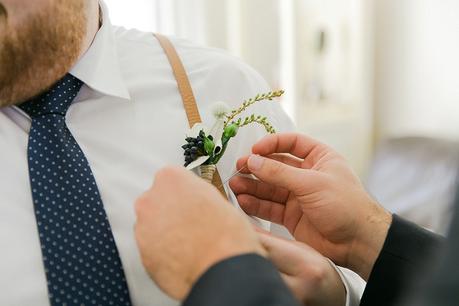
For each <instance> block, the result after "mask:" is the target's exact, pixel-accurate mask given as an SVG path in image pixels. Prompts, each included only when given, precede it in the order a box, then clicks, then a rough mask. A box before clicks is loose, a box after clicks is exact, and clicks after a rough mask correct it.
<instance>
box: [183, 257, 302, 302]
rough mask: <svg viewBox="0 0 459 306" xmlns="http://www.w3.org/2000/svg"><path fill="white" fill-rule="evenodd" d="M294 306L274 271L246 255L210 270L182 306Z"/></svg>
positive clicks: (264, 262) (262, 259)
mask: <svg viewBox="0 0 459 306" xmlns="http://www.w3.org/2000/svg"><path fill="white" fill-rule="evenodd" d="M215 305H219V306H234V305H238V306H260V305H263V306H298V305H299V304H298V302H297V301H296V300H295V298H294V297H293V295H292V293H291V292H290V290H289V289H288V288H287V286H286V285H285V284H284V282H283V281H282V279H281V277H280V275H279V272H278V271H277V269H276V268H275V267H274V266H273V265H272V264H271V263H270V262H269V261H268V260H266V259H265V258H263V257H261V256H258V255H255V254H248V255H242V256H237V257H233V258H230V259H228V260H225V261H222V262H220V263H218V264H216V265H215V266H213V267H212V268H210V269H209V270H208V271H207V272H206V273H205V274H204V275H203V276H202V277H201V278H200V279H199V280H198V281H197V283H196V284H195V285H194V287H193V288H192V290H191V293H190V294H189V296H188V297H187V299H186V300H185V302H184V304H183V306H215Z"/></svg>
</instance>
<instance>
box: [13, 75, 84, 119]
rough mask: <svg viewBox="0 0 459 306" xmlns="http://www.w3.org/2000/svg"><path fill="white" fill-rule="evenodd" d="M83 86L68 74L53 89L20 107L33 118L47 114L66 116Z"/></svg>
mask: <svg viewBox="0 0 459 306" xmlns="http://www.w3.org/2000/svg"><path fill="white" fill-rule="evenodd" d="M81 86H83V82H81V81H80V80H79V79H77V78H76V77H74V76H73V75H71V74H67V75H66V76H65V77H63V78H62V79H61V80H60V81H58V82H57V83H56V84H54V85H53V87H52V88H51V89H49V90H48V91H46V92H45V93H43V94H41V95H40V96H37V97H35V98H33V99H31V100H29V101H27V102H24V103H23V104H21V105H19V107H20V108H21V109H22V110H23V111H24V112H26V113H27V114H28V115H29V116H30V117H32V118H34V117H39V116H43V115H46V114H60V115H62V116H65V114H66V113H67V110H68V109H69V107H70V105H71V104H72V102H73V100H74V99H75V97H76V96H77V94H78V92H79V91H80V89H81Z"/></svg>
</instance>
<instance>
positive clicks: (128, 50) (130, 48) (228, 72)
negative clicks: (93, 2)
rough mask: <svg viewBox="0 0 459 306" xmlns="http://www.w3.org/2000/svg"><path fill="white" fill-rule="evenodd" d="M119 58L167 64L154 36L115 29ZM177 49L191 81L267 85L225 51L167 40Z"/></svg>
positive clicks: (254, 72) (257, 74) (172, 37)
mask: <svg viewBox="0 0 459 306" xmlns="http://www.w3.org/2000/svg"><path fill="white" fill-rule="evenodd" d="M114 34H115V41H116V45H117V47H118V50H117V52H118V55H119V57H120V59H121V60H122V61H123V60H128V61H129V60H130V59H132V60H136V59H139V58H145V59H148V61H149V62H150V63H152V64H154V65H155V66H158V65H161V64H163V65H164V64H168V63H166V62H165V61H164V56H165V54H164V52H163V50H162V48H161V46H160V44H159V42H158V41H157V39H156V38H155V37H154V36H153V33H151V32H143V31H139V30H136V29H125V28H123V27H114ZM167 37H168V39H169V40H170V41H171V42H172V44H173V45H174V47H175V48H176V50H177V52H178V54H179V56H180V58H181V60H182V61H183V63H184V65H185V68H186V70H187V73H188V74H189V76H190V77H192V76H193V75H194V74H199V75H202V74H215V75H219V76H226V77H225V78H232V79H235V78H240V79H250V80H251V82H257V83H259V84H263V86H265V85H266V82H265V80H264V79H263V77H261V75H260V74H259V73H258V72H257V71H256V70H254V69H253V68H252V67H250V66H249V65H247V64H246V63H244V62H243V61H242V60H241V59H239V58H238V57H236V56H233V55H231V54H230V53H228V52H227V51H225V50H221V49H218V48H212V47H207V46H202V45H199V44H196V43H194V42H191V41H189V40H186V39H182V38H178V37H175V36H167Z"/></svg>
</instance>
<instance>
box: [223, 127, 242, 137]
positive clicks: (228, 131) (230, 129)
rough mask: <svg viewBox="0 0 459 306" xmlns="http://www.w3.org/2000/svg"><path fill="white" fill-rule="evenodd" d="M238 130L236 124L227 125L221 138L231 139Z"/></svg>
mask: <svg viewBox="0 0 459 306" xmlns="http://www.w3.org/2000/svg"><path fill="white" fill-rule="evenodd" d="M238 130H239V126H238V125H237V124H231V125H228V126H227V127H226V128H225V130H224V132H223V136H224V137H225V138H227V139H229V138H232V137H234V136H236V135H237V132H238Z"/></svg>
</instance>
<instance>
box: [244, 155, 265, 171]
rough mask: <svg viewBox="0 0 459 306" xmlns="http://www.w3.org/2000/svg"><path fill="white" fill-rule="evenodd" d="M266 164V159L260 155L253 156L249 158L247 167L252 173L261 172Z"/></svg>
mask: <svg viewBox="0 0 459 306" xmlns="http://www.w3.org/2000/svg"><path fill="white" fill-rule="evenodd" d="M264 162H265V159H264V158H263V157H261V156H260V155H251V156H250V157H249V160H248V162H247V165H248V166H249V169H250V170H251V171H257V170H260V169H261V167H263V163H264Z"/></svg>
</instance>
